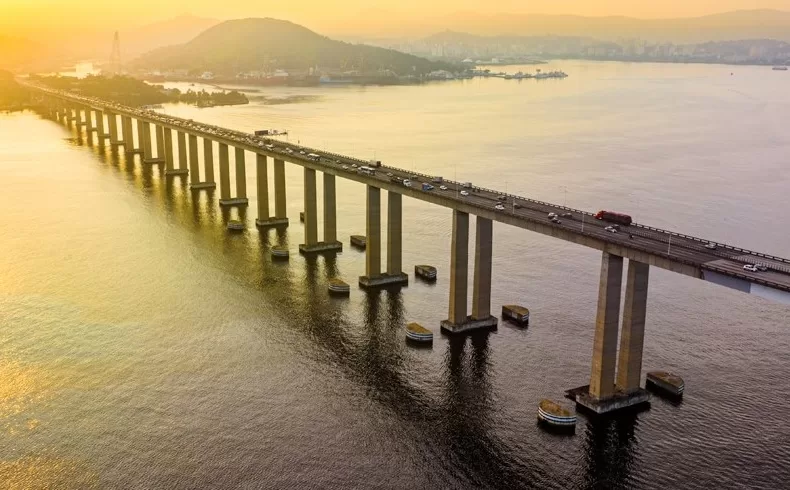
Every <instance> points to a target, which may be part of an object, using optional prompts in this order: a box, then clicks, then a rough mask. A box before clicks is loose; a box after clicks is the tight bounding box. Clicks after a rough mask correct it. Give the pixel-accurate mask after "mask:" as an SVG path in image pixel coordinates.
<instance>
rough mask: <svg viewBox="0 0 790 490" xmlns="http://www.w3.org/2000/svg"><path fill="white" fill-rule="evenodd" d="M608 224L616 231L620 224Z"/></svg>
mask: <svg viewBox="0 0 790 490" xmlns="http://www.w3.org/2000/svg"><path fill="white" fill-rule="evenodd" d="M609 226H611V227H612V228H614V229H615V230H617V231H620V225H618V224H614V225H609Z"/></svg>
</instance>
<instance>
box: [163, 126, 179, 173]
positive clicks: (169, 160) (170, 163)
mask: <svg viewBox="0 0 790 490" xmlns="http://www.w3.org/2000/svg"><path fill="white" fill-rule="evenodd" d="M163 132H164V140H165V141H164V143H165V174H173V173H175V171H176V168H175V158H173V132H172V130H171V129H170V128H164V129H163Z"/></svg>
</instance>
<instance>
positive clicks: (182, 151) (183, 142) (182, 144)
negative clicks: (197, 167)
mask: <svg viewBox="0 0 790 490" xmlns="http://www.w3.org/2000/svg"><path fill="white" fill-rule="evenodd" d="M176 139H177V141H178V169H179V170H184V171H185V172H184V173H187V172H189V170H187V135H186V134H184V132H183V131H178V135H177V136H176Z"/></svg>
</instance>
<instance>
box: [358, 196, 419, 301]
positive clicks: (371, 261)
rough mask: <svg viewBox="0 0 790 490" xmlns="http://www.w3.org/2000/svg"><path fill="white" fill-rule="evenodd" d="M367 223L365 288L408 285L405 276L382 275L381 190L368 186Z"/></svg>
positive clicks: (363, 282) (361, 277)
mask: <svg viewBox="0 0 790 490" xmlns="http://www.w3.org/2000/svg"><path fill="white" fill-rule="evenodd" d="M367 187H368V191H367V223H366V226H365V229H366V242H367V243H366V247H365V275H364V276H360V278H359V285H360V286H361V287H363V288H389V287H400V286H403V285H406V284H408V282H409V278H408V276H406V275H405V274H395V275H389V274H386V273H385V274H382V273H381V189H379V188H378V187H373V186H371V185H369V186H367Z"/></svg>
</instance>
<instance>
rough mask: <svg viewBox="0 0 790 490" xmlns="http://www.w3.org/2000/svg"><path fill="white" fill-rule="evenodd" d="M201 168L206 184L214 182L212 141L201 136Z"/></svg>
mask: <svg viewBox="0 0 790 490" xmlns="http://www.w3.org/2000/svg"><path fill="white" fill-rule="evenodd" d="M203 170H204V174H205V175H204V178H205V179H206V181H205V182H206V184H214V186H216V184H215V182H214V142H213V141H211V140H210V139H208V138H203Z"/></svg>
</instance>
